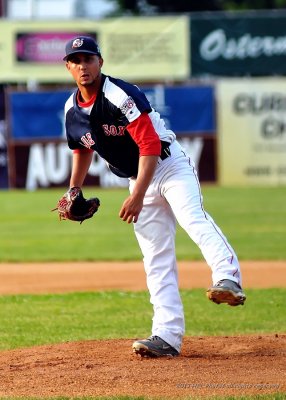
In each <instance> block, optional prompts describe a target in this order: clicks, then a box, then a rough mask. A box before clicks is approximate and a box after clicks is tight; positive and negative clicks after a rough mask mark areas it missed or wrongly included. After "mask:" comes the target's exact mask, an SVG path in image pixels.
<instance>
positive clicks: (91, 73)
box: [66, 53, 103, 86]
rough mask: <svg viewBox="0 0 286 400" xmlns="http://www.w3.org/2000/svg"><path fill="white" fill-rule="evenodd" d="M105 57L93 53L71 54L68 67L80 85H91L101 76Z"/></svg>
mask: <svg viewBox="0 0 286 400" xmlns="http://www.w3.org/2000/svg"><path fill="white" fill-rule="evenodd" d="M102 64H103V59H102V58H101V57H98V56H96V55H93V54H87V53H77V54H74V55H73V56H70V58H69V59H68V61H67V63H66V67H67V69H68V70H69V72H70V73H71V75H72V77H73V78H74V80H75V81H76V83H77V84H78V85H80V86H91V85H93V84H94V83H95V82H96V81H97V80H98V79H99V77H100V71H101V67H102Z"/></svg>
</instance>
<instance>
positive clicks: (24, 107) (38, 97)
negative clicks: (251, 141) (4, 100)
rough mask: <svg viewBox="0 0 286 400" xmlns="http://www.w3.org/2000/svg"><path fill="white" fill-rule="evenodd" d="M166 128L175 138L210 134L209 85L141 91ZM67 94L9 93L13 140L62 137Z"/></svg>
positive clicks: (212, 122) (212, 129) (212, 120)
mask: <svg viewBox="0 0 286 400" xmlns="http://www.w3.org/2000/svg"><path fill="white" fill-rule="evenodd" d="M142 89H143V91H144V92H145V94H146V96H147V97H148V99H149V101H150V102H151V104H152V106H153V107H154V108H155V109H156V110H157V111H158V112H159V113H160V114H161V116H162V118H164V120H165V122H166V125H167V127H168V128H169V129H172V130H173V131H174V132H175V133H176V134H178V135H180V134H181V135H196V136H198V135H205V134H207V135H214V134H215V131H216V126H215V125H216V123H215V110H214V89H213V87H211V86H181V87H165V86H163V85H155V86H152V87H148V88H147V87H146V88H142ZM69 95H70V92H67V91H64V92H41V93H40V92H37V93H11V94H10V112H11V126H12V132H11V138H12V139H13V140H31V139H60V138H62V137H64V135H65V133H64V105H65V102H66V100H67V99H68V97H69Z"/></svg>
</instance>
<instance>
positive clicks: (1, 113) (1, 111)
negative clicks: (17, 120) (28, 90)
mask: <svg viewBox="0 0 286 400" xmlns="http://www.w3.org/2000/svg"><path fill="white" fill-rule="evenodd" d="M6 125H7V124H6V122H5V100H4V88H3V87H2V86H1V85H0V189H7V187H8V157H7V126H6Z"/></svg>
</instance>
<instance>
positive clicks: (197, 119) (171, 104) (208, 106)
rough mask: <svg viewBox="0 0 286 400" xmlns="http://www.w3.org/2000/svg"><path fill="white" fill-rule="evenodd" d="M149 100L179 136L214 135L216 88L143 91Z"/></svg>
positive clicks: (170, 88)
mask: <svg viewBox="0 0 286 400" xmlns="http://www.w3.org/2000/svg"><path fill="white" fill-rule="evenodd" d="M143 90H144V92H145V94H146V96H147V98H148V100H149V101H150V102H151V104H152V106H153V107H154V108H155V110H157V111H158V112H159V113H160V114H161V116H162V118H163V119H164V120H165V122H166V125H167V127H168V128H169V129H172V130H173V131H174V132H175V133H176V134H177V135H195V136H200V135H205V134H207V135H214V134H215V131H216V120H215V109H214V104H215V101H214V88H213V87H211V86H180V87H165V86H163V85H156V86H153V87H151V88H143Z"/></svg>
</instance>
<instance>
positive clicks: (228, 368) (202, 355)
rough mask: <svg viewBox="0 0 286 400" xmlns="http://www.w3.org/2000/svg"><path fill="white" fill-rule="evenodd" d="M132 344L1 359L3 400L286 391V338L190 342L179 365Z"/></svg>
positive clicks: (81, 345) (68, 346)
mask: <svg viewBox="0 0 286 400" xmlns="http://www.w3.org/2000/svg"><path fill="white" fill-rule="evenodd" d="M131 345H132V340H126V339H124V340H123V339H122V340H100V341H98V340H96V341H95V340H94V341H84V342H74V343H64V344H57V345H49V346H38V347H34V348H28V349H20V350H10V351H3V352H1V353H0V395H5V396H31V397H32V396H33V397H36V398H40V397H44V396H51V397H53V396H60V395H62V396H99V395H101V396H109V395H111V396H112V395H114V396H115V395H117V396H118V395H130V396H140V395H145V396H150V397H153V396H154V397H155V396H156V397H161V398H168V397H173V398H183V397H186V396H188V395H193V396H210V395H244V394H258V393H261V394H265V393H274V392H285V391H286V335H280V334H279V335H275V334H273V335H262V336H235V337H193V338H185V339H184V345H183V350H182V354H181V356H179V357H176V358H164V359H162V358H161V359H146V358H144V359H142V358H141V357H139V356H136V355H135V354H132V351H131Z"/></svg>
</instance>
